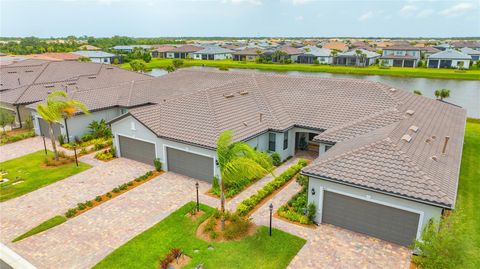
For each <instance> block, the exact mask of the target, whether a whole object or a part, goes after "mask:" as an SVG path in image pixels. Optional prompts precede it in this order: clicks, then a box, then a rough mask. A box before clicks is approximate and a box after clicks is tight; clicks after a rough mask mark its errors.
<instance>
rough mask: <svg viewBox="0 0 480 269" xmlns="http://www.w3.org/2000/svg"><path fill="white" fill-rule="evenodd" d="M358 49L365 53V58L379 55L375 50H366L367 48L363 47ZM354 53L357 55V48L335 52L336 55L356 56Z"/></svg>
mask: <svg viewBox="0 0 480 269" xmlns="http://www.w3.org/2000/svg"><path fill="white" fill-rule="evenodd" d="M358 50H359V51H361V52H362V53H365V54H366V55H367V58H372V57H379V56H380V54H378V53H376V52H373V51H368V50H364V49H358ZM356 55H357V50H356V49H354V50H350V51H347V52H343V53H339V54H337V56H356Z"/></svg>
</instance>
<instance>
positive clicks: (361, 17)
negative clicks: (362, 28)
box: [358, 11, 374, 21]
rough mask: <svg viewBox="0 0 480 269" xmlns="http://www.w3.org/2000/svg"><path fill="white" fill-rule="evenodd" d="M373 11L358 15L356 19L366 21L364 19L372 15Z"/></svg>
mask: <svg viewBox="0 0 480 269" xmlns="http://www.w3.org/2000/svg"><path fill="white" fill-rule="evenodd" d="M373 15H374V13H373V11H367V12H365V13H363V14H362V15H360V17H358V20H359V21H366V20H369V19H371V18H372V17H373Z"/></svg>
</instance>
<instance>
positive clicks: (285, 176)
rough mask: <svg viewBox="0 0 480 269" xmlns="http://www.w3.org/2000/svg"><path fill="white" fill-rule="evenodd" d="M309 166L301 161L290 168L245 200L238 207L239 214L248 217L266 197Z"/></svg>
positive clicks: (304, 161)
mask: <svg viewBox="0 0 480 269" xmlns="http://www.w3.org/2000/svg"><path fill="white" fill-rule="evenodd" d="M305 166H307V161H306V160H303V159H301V160H299V161H298V162H297V163H296V164H294V165H292V166H290V167H289V168H288V169H287V170H285V171H284V172H283V173H282V174H280V175H279V176H278V177H276V178H275V179H274V180H272V181H270V182H269V183H267V184H266V185H265V186H264V187H263V188H261V189H260V190H258V191H257V193H255V194H254V195H252V196H250V197H248V198H247V199H245V200H243V201H242V202H241V203H240V204H239V205H238V206H237V213H238V214H240V215H241V216H246V215H247V214H248V213H249V212H250V211H252V209H253V208H255V206H257V205H258V204H259V203H260V202H261V201H262V200H263V199H264V198H265V197H267V196H268V195H270V194H271V193H273V192H274V191H275V190H278V189H279V188H280V187H282V186H283V185H285V183H287V182H288V181H289V180H290V179H292V178H293V177H294V176H295V175H296V174H297V173H298V172H300V170H301V169H302V168H303V167H305Z"/></svg>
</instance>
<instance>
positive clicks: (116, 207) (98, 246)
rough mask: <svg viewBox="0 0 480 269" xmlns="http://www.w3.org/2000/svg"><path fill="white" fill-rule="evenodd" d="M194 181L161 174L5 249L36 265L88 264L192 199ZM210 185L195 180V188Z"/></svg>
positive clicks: (63, 266)
mask: <svg viewBox="0 0 480 269" xmlns="http://www.w3.org/2000/svg"><path fill="white" fill-rule="evenodd" d="M195 182H196V180H193V179H190V178H188V177H184V176H181V175H177V174H174V173H170V172H167V173H164V174H162V175H160V176H158V177H157V178H155V179H152V180H151V181H149V182H147V183H145V184H142V185H140V186H139V187H137V188H135V189H132V190H130V191H128V192H126V193H124V194H122V195H120V196H118V197H116V198H115V199H112V200H110V201H109V202H107V203H104V204H101V205H100V206H98V207H95V208H93V209H92V210H90V211H87V212H86V213H84V214H82V215H80V216H78V217H75V218H73V219H71V220H68V221H67V222H65V223H63V224H62V225H60V226H57V227H54V228H52V229H50V230H47V231H45V232H44V233H40V234H37V235H34V236H32V237H29V238H26V239H24V240H22V241H19V242H17V243H14V244H11V245H10V247H11V248H12V249H13V250H14V251H16V252H17V253H19V254H20V255H22V256H23V257H25V258H26V259H27V260H28V261H30V262H31V263H33V264H34V265H36V266H37V267H39V268H90V267H92V266H93V265H95V264H96V263H97V262H99V261H100V260H102V259H103V258H104V257H105V256H106V255H107V254H109V253H110V252H111V251H113V250H114V249H115V248H117V247H119V246H121V245H123V244H124V243H126V242H127V241H128V240H130V239H131V238H133V237H134V236H136V235H138V234H139V233H141V232H143V231H144V230H146V229H148V228H149V227H151V226H153V225H154V224H156V223H157V222H159V221H161V220H162V219H164V218H165V217H166V216H168V215H169V214H170V213H172V212H173V211H175V210H176V209H177V208H179V207H180V206H182V205H184V204H185V203H187V202H189V201H192V200H194V199H195ZM208 188H209V185H207V184H206V183H202V182H200V191H202V192H205V191H206V190H207V189H208Z"/></svg>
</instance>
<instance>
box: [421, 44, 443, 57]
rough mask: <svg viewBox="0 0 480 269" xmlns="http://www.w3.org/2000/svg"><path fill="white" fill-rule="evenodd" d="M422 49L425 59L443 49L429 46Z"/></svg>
mask: <svg viewBox="0 0 480 269" xmlns="http://www.w3.org/2000/svg"><path fill="white" fill-rule="evenodd" d="M420 51H421V52H423V59H424V60H426V59H428V57H430V55H432V54H435V53H437V52H440V51H441V50H439V49H437V48H434V47H430V46H427V47H424V48H421V50H420Z"/></svg>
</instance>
